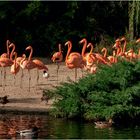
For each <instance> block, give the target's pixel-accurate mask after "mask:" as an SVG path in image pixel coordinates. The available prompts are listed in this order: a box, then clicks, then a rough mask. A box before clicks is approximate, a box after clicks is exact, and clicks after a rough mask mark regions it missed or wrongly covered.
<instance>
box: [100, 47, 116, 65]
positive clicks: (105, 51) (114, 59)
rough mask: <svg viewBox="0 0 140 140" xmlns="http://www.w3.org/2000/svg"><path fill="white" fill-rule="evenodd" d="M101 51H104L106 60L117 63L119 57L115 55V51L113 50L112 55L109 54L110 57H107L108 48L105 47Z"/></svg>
mask: <svg viewBox="0 0 140 140" xmlns="http://www.w3.org/2000/svg"><path fill="white" fill-rule="evenodd" d="M101 52H104V55H103V57H104V59H105V60H106V61H109V62H110V64H113V63H117V58H116V57H115V56H116V52H115V51H113V55H110V56H108V57H107V48H105V47H104V48H103V49H102V50H101Z"/></svg>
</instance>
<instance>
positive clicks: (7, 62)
mask: <svg viewBox="0 0 140 140" xmlns="http://www.w3.org/2000/svg"><path fill="white" fill-rule="evenodd" d="M11 47H13V49H12V52H11V54H10V59H9V58H6V57H1V58H0V66H1V67H3V68H4V86H3V90H5V83H6V69H5V67H9V66H11V65H12V64H13V60H12V56H13V53H14V50H15V45H14V44H13V43H11V44H10V45H9V48H11Z"/></svg>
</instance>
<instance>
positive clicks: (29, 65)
mask: <svg viewBox="0 0 140 140" xmlns="http://www.w3.org/2000/svg"><path fill="white" fill-rule="evenodd" d="M26 50H30V55H29V57H28V60H27V59H26V55H24V56H23V59H22V60H21V62H20V67H21V68H22V69H27V70H28V74H29V92H30V81H31V76H30V70H31V69H34V68H36V67H37V66H36V64H35V63H34V62H33V61H32V60H31V58H32V54H33V49H32V47H31V46H28V47H26Z"/></svg>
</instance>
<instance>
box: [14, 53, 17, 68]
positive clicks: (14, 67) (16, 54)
mask: <svg viewBox="0 0 140 140" xmlns="http://www.w3.org/2000/svg"><path fill="white" fill-rule="evenodd" d="M14 55H15V59H14V69H16V65H17V64H16V59H17V53H16V52H15V53H14Z"/></svg>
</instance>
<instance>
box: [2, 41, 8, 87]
mask: <svg viewBox="0 0 140 140" xmlns="http://www.w3.org/2000/svg"><path fill="white" fill-rule="evenodd" d="M9 45H10V41H9V40H7V41H6V48H7V53H3V54H1V56H0V57H1V58H9ZM0 67H1V66H0ZM1 78H2V69H1ZM1 81H2V80H1ZM1 85H2V83H1Z"/></svg>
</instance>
